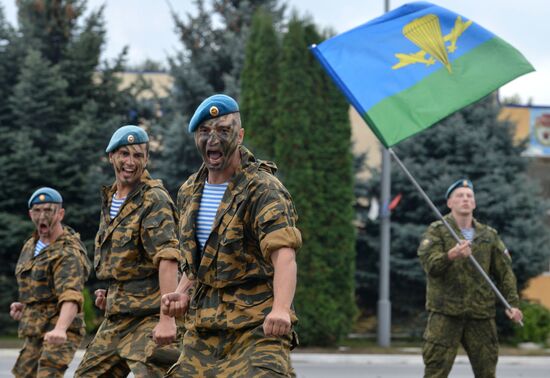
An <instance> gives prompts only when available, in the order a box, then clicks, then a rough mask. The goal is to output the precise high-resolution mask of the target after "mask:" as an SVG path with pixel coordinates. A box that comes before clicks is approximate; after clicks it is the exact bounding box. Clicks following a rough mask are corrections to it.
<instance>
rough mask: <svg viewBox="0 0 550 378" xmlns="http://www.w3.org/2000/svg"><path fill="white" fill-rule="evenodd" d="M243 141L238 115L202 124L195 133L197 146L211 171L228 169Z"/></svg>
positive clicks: (234, 114) (230, 115)
mask: <svg viewBox="0 0 550 378" xmlns="http://www.w3.org/2000/svg"><path fill="white" fill-rule="evenodd" d="M241 141H242V129H241V127H240V118H239V115H238V114H236V113H232V114H227V115H225V116H222V117H219V118H214V119H212V120H209V121H206V122H204V123H202V124H201V125H200V126H199V128H198V129H197V131H196V132H195V145H196V146H197V149H198V150H199V153H200V154H201V156H202V159H203V161H204V163H205V165H206V167H207V168H208V169H209V170H214V171H223V170H224V169H226V168H227V166H228V164H229V162H230V160H231V158H232V157H233V155H234V153H235V151H237V148H238V147H239V144H240V143H241Z"/></svg>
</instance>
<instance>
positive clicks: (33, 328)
mask: <svg viewBox="0 0 550 378" xmlns="http://www.w3.org/2000/svg"><path fill="white" fill-rule="evenodd" d="M37 241H38V235H37V234H36V233H35V234H34V235H33V236H32V237H31V238H30V239H28V240H27V241H26V242H25V245H24V246H23V249H22V250H21V254H20V255H19V260H18V261H17V265H16V268H15V275H16V277H17V284H18V285H19V301H20V302H21V303H24V304H25V308H24V310H23V317H22V318H21V320H20V321H19V337H41V336H43V335H44V334H45V333H46V332H48V331H51V330H52V329H53V328H54V327H55V324H56V323H57V320H58V318H59V312H60V310H61V304H62V303H63V302H66V301H73V302H76V303H77V304H78V314H77V316H76V317H75V319H74V320H73V322H72V323H71V326H70V327H69V330H71V331H74V332H76V333H81V334H84V332H85V330H84V320H83V314H82V303H83V302H84V297H83V295H82V290H84V284H85V283H86V280H87V279H88V275H89V273H90V269H91V263H90V260H88V256H87V255H86V247H85V246H84V244H83V243H82V241H80V235H79V234H77V233H76V232H75V231H74V230H73V229H72V228H70V227H68V226H63V234H61V236H60V237H59V238H57V239H56V240H55V242H53V243H51V244H50V245H48V246H47V247H45V248H44V249H43V250H42V251H40V253H39V254H38V255H37V256H36V257H35V256H34V248H35V246H36V242H37Z"/></svg>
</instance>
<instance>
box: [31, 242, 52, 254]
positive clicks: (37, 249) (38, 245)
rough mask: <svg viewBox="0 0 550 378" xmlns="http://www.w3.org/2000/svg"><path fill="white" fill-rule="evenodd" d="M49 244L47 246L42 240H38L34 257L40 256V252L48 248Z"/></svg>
mask: <svg viewBox="0 0 550 378" xmlns="http://www.w3.org/2000/svg"><path fill="white" fill-rule="evenodd" d="M48 245H49V244H46V243H43V242H42V240H40V239H38V241H37V242H36V245H35V246H34V256H35V257H36V256H38V254H39V253H40V252H42V250H43V249H44V248H46V247H47V246H48Z"/></svg>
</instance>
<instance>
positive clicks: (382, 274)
mask: <svg viewBox="0 0 550 378" xmlns="http://www.w3.org/2000/svg"><path fill="white" fill-rule="evenodd" d="M389 10H390V0H384V12H385V13H387V12H389ZM381 150H382V181H381V198H380V200H381V202H382V206H381V207H380V268H379V285H378V312H377V320H378V345H379V346H381V347H386V348H387V347H389V346H390V343H391V301H390V226H391V213H390V210H389V208H388V205H389V203H390V192H391V158H390V154H389V152H388V150H387V149H386V148H384V146H382V147H381Z"/></svg>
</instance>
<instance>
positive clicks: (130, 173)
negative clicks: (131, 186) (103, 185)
mask: <svg viewBox="0 0 550 378" xmlns="http://www.w3.org/2000/svg"><path fill="white" fill-rule="evenodd" d="M135 173H136V170H135V169H127V168H123V169H122V175H123V176H124V177H132V176H133V175H134V174H135Z"/></svg>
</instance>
